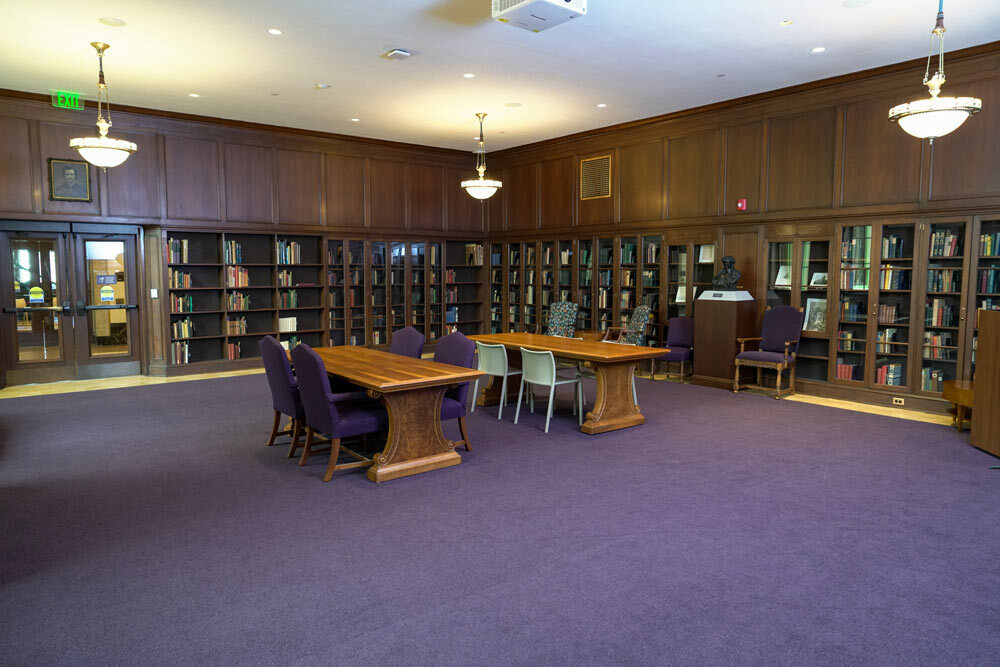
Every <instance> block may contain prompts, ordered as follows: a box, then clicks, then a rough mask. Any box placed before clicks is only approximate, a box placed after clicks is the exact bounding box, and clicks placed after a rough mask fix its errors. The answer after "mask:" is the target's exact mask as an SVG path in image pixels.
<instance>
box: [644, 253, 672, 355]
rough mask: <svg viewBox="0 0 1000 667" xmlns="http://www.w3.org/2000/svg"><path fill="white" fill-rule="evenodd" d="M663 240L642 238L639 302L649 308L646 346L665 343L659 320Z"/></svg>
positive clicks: (658, 345)
mask: <svg viewBox="0 0 1000 667" xmlns="http://www.w3.org/2000/svg"><path fill="white" fill-rule="evenodd" d="M662 243H663V239H662V237H660V236H659V235H655V236H643V237H642V274H641V277H640V296H639V298H640V301H641V303H643V304H644V305H646V306H649V326H648V327H647V328H646V344H647V345H650V346H652V347H660V346H661V345H662V344H663V343H664V342H665V341H666V335H665V323H664V322H662V321H661V319H660V274H661V268H660V260H661V259H662V256H661V253H660V248H661V247H662Z"/></svg>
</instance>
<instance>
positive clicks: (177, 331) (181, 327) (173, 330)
mask: <svg viewBox="0 0 1000 667" xmlns="http://www.w3.org/2000/svg"><path fill="white" fill-rule="evenodd" d="M195 335H196V334H195V328H194V322H193V321H192V320H191V318H190V317H185V318H184V319H182V320H174V321H173V322H171V323H170V337H171V338H191V337H193V336H195Z"/></svg>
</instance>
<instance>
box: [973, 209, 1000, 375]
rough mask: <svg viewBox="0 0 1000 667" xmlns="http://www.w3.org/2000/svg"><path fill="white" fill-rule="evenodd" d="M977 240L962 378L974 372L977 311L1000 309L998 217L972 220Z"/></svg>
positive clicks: (999, 229) (999, 227)
mask: <svg viewBox="0 0 1000 667" xmlns="http://www.w3.org/2000/svg"><path fill="white" fill-rule="evenodd" d="M976 225H977V228H978V243H977V245H976V247H975V257H976V273H975V279H974V281H973V282H972V293H973V297H972V298H973V304H972V305H973V308H974V312H973V316H972V318H971V319H972V330H971V332H970V333H969V342H968V343H967V344H966V345H965V349H966V351H967V353H968V358H969V363H968V371H967V372H966V374H965V377H966V378H968V379H972V378H974V377H975V375H976V350H977V348H978V342H979V318H980V313H979V311H980V310H1000V217H995V218H990V217H984V218H980V219H978V220H976Z"/></svg>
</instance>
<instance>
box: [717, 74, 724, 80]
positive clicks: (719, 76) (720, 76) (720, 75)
mask: <svg viewBox="0 0 1000 667" xmlns="http://www.w3.org/2000/svg"><path fill="white" fill-rule="evenodd" d="M724 76H726V75H725V74H716V75H715V77H716V78H717V79H721V78H722V77H724Z"/></svg>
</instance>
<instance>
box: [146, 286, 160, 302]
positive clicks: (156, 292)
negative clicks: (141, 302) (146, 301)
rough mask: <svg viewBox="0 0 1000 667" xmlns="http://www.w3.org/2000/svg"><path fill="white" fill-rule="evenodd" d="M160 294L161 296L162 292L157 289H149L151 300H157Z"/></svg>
mask: <svg viewBox="0 0 1000 667" xmlns="http://www.w3.org/2000/svg"><path fill="white" fill-rule="evenodd" d="M159 294H160V291H159V290H158V289H156V288H155V287H150V288H149V298H150V299H155V298H156V297H157V296H158V295H159Z"/></svg>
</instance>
